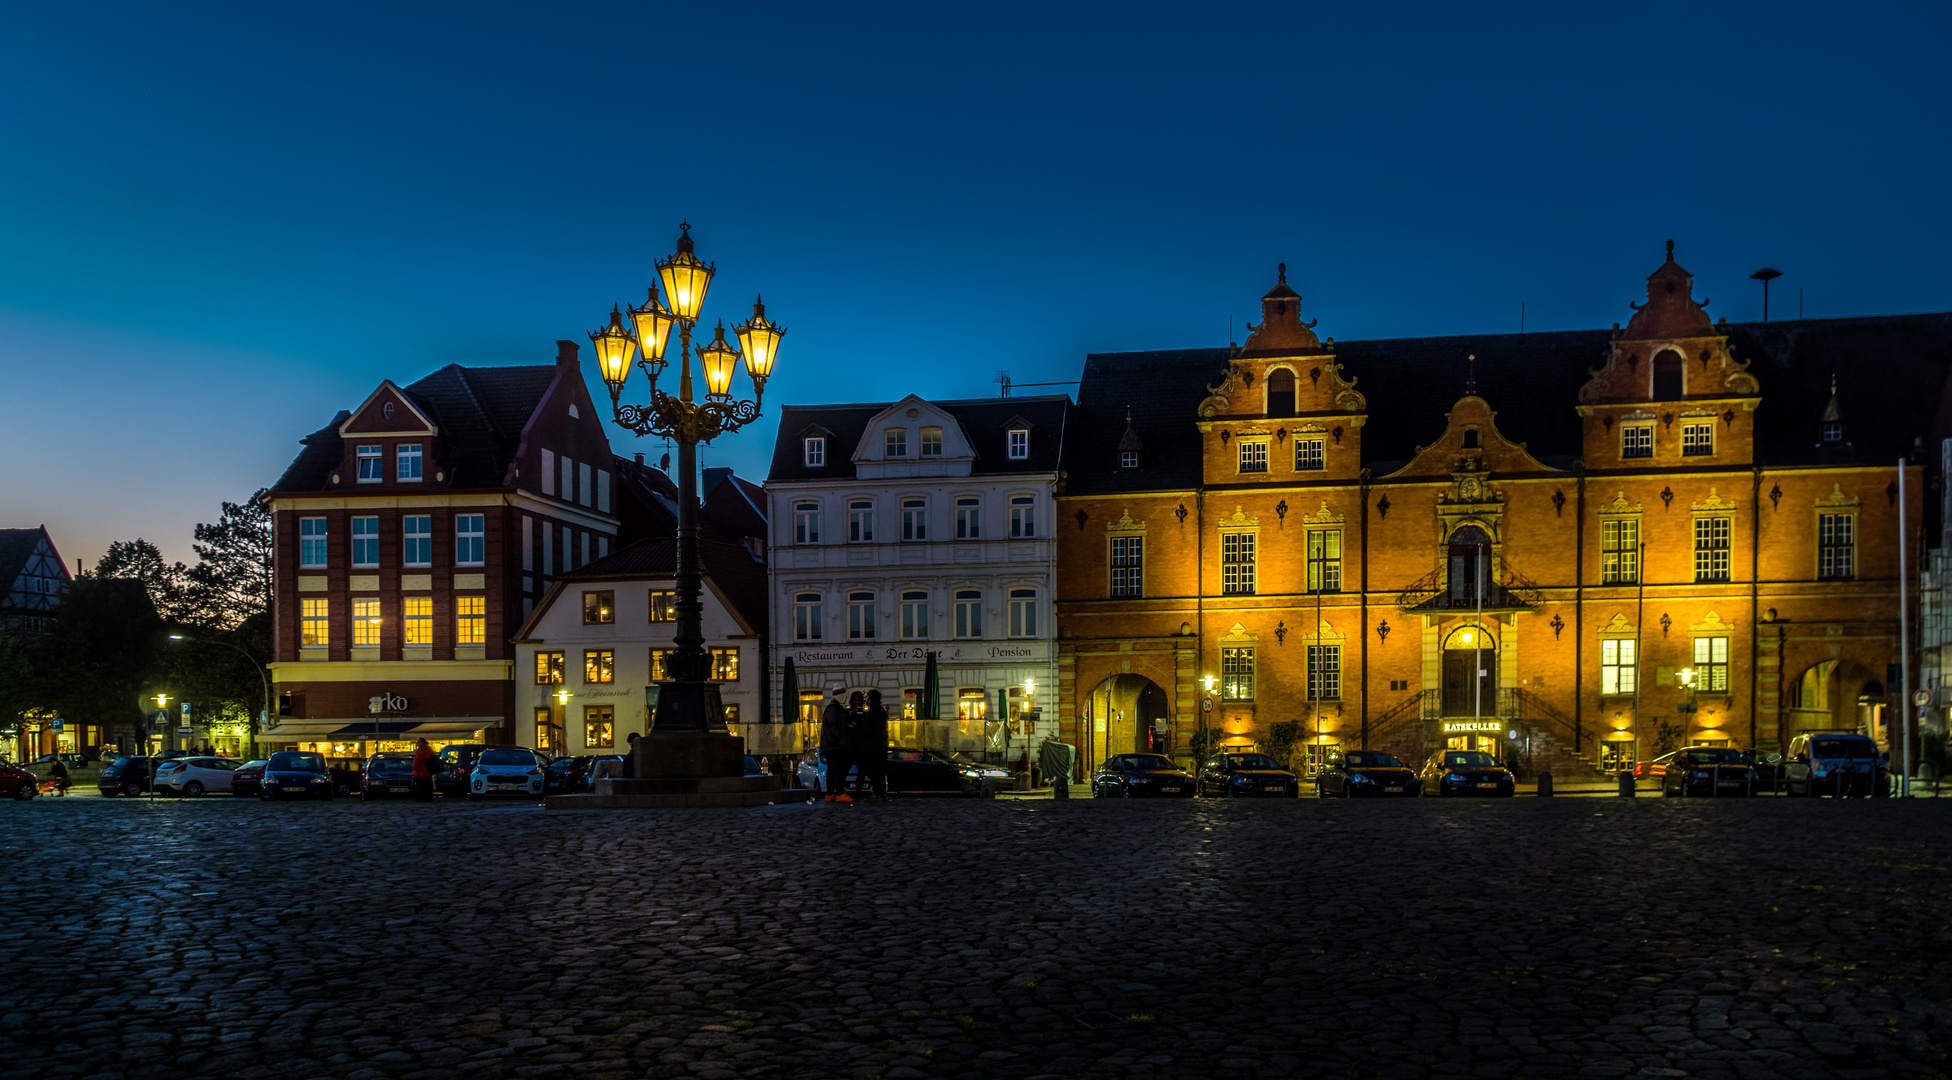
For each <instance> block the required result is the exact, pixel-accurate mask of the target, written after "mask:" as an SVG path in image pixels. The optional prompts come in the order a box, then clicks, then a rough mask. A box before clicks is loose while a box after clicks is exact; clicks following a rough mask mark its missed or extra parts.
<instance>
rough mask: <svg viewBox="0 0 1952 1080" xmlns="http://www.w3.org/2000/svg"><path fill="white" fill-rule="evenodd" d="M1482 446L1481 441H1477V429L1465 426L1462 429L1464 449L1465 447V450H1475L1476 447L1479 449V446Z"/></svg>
mask: <svg viewBox="0 0 1952 1080" xmlns="http://www.w3.org/2000/svg"><path fill="white" fill-rule="evenodd" d="M1482 446H1483V444H1482V443H1480V442H1479V441H1478V429H1477V428H1474V427H1467V428H1465V429H1464V449H1466V450H1477V449H1481V448H1482Z"/></svg>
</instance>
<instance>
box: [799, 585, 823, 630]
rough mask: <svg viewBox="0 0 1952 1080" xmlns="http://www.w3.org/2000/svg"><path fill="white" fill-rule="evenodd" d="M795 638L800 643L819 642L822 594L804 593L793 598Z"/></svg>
mask: <svg viewBox="0 0 1952 1080" xmlns="http://www.w3.org/2000/svg"><path fill="white" fill-rule="evenodd" d="M793 637H794V638H795V639H796V640H799V641H819V640H820V637H821V634H820V594H819V593H817V592H803V593H800V594H799V595H797V596H795V597H794V598H793Z"/></svg>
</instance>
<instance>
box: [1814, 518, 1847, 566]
mask: <svg viewBox="0 0 1952 1080" xmlns="http://www.w3.org/2000/svg"><path fill="white" fill-rule="evenodd" d="M1816 545H1817V567H1816V576H1817V577H1820V578H1847V577H1850V576H1851V575H1853V574H1855V573H1856V572H1857V518H1856V516H1855V515H1853V514H1818V515H1817V516H1816Z"/></svg>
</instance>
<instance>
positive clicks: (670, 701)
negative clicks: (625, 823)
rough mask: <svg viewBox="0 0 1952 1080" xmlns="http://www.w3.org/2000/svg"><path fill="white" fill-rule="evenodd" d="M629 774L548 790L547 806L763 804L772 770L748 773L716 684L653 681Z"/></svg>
mask: <svg viewBox="0 0 1952 1080" xmlns="http://www.w3.org/2000/svg"><path fill="white" fill-rule="evenodd" d="M632 753H633V756H632V758H631V762H632V765H633V768H632V772H634V773H635V774H636V775H635V776H633V777H629V778H622V777H617V778H607V779H603V780H598V781H597V782H596V793H595V794H594V795H552V796H550V797H549V799H548V805H549V808H550V809H552V810H577V809H583V810H590V809H599V810H611V809H617V810H628V809H655V808H673V807H704V806H765V805H766V804H767V803H771V802H775V801H777V800H778V799H779V796H780V783H779V778H778V777H776V776H751V777H749V776H747V775H746V774H745V772H746V741H745V740H744V739H742V738H740V737H739V736H737V735H734V734H732V733H731V732H729V731H727V730H726V728H725V710H724V708H723V707H722V706H721V705H720V703H719V697H718V684H717V683H705V682H668V683H659V684H658V696H657V713H656V716H655V718H654V719H653V721H652V724H651V733H650V734H649V735H646V736H644V737H643V738H641V739H638V740H637V746H636V749H635V750H634V751H633V752H632Z"/></svg>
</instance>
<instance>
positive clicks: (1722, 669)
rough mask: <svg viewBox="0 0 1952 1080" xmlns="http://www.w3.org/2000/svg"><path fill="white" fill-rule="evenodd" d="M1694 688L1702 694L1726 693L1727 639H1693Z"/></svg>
mask: <svg viewBox="0 0 1952 1080" xmlns="http://www.w3.org/2000/svg"><path fill="white" fill-rule="evenodd" d="M1694 688H1695V689H1696V690H1699V691H1701V692H1702V693H1704V694H1726V693H1728V639H1727V638H1725V637H1698V638H1695V639H1694Z"/></svg>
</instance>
